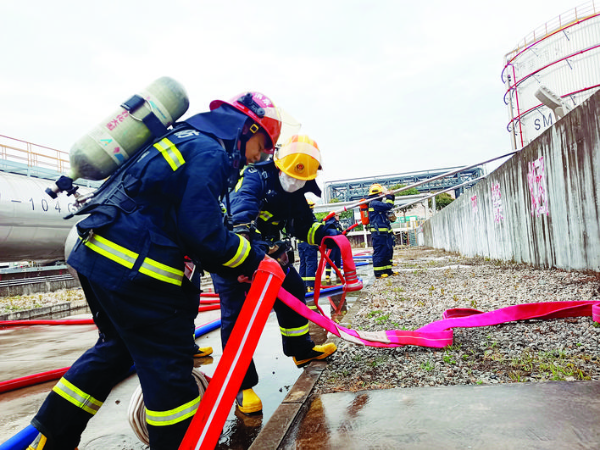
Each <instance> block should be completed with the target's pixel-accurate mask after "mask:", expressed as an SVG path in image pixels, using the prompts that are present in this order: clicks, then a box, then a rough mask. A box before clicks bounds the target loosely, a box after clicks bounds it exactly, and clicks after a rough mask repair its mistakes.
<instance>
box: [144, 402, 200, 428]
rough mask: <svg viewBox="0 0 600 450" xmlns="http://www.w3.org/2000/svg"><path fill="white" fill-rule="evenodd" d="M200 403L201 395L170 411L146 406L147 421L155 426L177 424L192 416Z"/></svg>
mask: <svg viewBox="0 0 600 450" xmlns="http://www.w3.org/2000/svg"><path fill="white" fill-rule="evenodd" d="M199 404H200V396H198V397H196V398H195V399H194V400H192V401H190V402H187V403H184V404H183V405H181V406H179V407H177V408H174V409H169V410H168V411H151V410H149V409H148V408H146V422H147V423H148V425H154V426H155V427H164V426H167V425H175V424H176V423H179V422H182V421H184V420H185V419H187V418H189V417H192V416H193V415H194V414H195V413H196V410H197V409H198V405H199Z"/></svg>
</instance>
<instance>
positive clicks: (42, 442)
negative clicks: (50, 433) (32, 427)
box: [27, 433, 47, 450]
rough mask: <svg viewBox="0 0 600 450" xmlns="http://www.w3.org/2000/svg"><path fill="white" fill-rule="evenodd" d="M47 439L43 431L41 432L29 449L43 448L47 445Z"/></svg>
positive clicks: (37, 449)
mask: <svg viewBox="0 0 600 450" xmlns="http://www.w3.org/2000/svg"><path fill="white" fill-rule="evenodd" d="M46 441H47V439H46V436H44V435H43V434H42V433H39V434H38V435H37V437H36V438H35V439H34V441H33V442H32V443H31V444H29V447H27V450H42V449H43V448H44V447H45V446H46Z"/></svg>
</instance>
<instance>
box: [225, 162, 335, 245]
mask: <svg viewBox="0 0 600 450" xmlns="http://www.w3.org/2000/svg"><path fill="white" fill-rule="evenodd" d="M306 192H312V193H313V194H315V195H317V196H318V197H320V196H321V190H320V189H319V187H318V186H317V183H316V182H315V181H314V180H309V181H307V182H306V184H305V186H304V187H303V188H302V189H300V190H298V191H296V192H293V193H289V192H286V191H284V190H283V188H282V187H281V184H280V182H279V169H278V168H277V167H276V166H275V163H274V162H273V161H265V162H260V163H257V164H253V165H250V166H248V167H246V168H245V169H244V171H243V174H242V178H241V179H240V180H239V181H238V184H237V186H236V187H235V190H234V192H233V193H232V194H231V205H230V214H231V216H232V220H233V227H234V231H235V232H237V233H248V235H249V236H250V237H251V241H252V242H253V245H254V244H258V245H259V247H260V248H261V250H262V251H264V252H266V251H267V247H268V246H269V245H270V244H272V243H273V242H275V241H278V240H280V239H281V231H282V230H284V229H285V232H286V234H287V235H292V236H295V237H296V238H298V239H300V240H302V241H305V242H308V243H309V244H311V245H320V243H321V240H322V239H323V237H325V236H335V235H338V234H340V233H339V232H338V231H337V230H336V229H335V227H334V226H330V225H325V224H323V223H321V222H318V221H317V219H316V218H315V216H314V214H313V211H312V210H311V209H310V206H309V205H308V203H307V202H306V197H305V196H304V194H305V193H306ZM261 241H262V245H261Z"/></svg>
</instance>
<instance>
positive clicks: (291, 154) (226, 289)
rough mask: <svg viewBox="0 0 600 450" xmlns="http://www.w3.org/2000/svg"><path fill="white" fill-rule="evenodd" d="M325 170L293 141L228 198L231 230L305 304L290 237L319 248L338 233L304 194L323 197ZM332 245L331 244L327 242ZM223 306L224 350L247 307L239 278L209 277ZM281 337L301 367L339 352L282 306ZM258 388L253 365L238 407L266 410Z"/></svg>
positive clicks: (315, 150) (303, 140) (309, 147)
mask: <svg viewBox="0 0 600 450" xmlns="http://www.w3.org/2000/svg"><path fill="white" fill-rule="evenodd" d="M320 168H321V152H320V151H319V147H318V146H317V143H316V142H315V141H314V140H312V139H311V138H309V137H308V136H302V135H296V136H292V137H291V138H290V139H289V140H288V141H287V142H286V143H285V144H284V145H283V146H282V147H281V148H280V149H278V150H276V152H275V154H274V155H273V160H268V161H263V162H258V163H256V164H253V165H250V166H248V167H247V168H246V169H245V170H244V172H243V174H242V178H241V180H240V181H239V182H238V184H237V186H236V187H235V189H234V191H233V192H232V193H231V195H230V207H229V215H230V217H231V223H232V225H233V231H234V232H236V233H239V234H240V235H243V236H245V237H246V238H247V239H248V240H249V241H250V243H251V246H252V248H253V249H255V250H256V251H257V252H263V253H265V254H267V255H269V256H270V257H272V258H274V259H276V260H277V261H278V262H279V263H280V264H281V266H282V267H283V269H284V272H285V273H286V277H285V280H284V281H283V284H282V287H283V288H284V289H285V290H287V291H288V292H289V293H291V294H292V295H294V296H295V297H296V298H298V299H299V300H300V301H302V302H303V303H305V302H306V298H305V286H304V283H303V281H302V278H301V277H300V275H299V274H298V271H297V270H296V269H295V268H294V264H293V263H294V260H293V255H294V253H293V249H292V246H291V241H290V238H291V237H292V236H293V237H295V238H296V239H300V240H303V241H305V242H307V243H308V244H309V245H311V246H318V245H320V244H321V241H322V240H323V238H324V237H326V236H336V235H338V234H339V231H337V230H336V229H335V228H334V227H329V226H327V225H326V224H323V223H321V222H319V221H317V220H316V218H315V216H314V214H313V212H312V210H311V208H310V206H309V204H308V202H307V201H306V196H305V194H308V193H312V194H313V195H315V196H317V197H320V196H321V190H320V189H319V186H318V185H317V183H316V181H315V178H316V177H317V172H318V170H319V169H320ZM328 241H331V239H328ZM211 276H212V279H213V284H214V286H215V290H216V291H217V292H218V293H219V298H220V301H221V341H222V345H223V346H225V345H226V343H227V340H228V339H229V336H230V334H231V331H232V330H233V327H234V325H235V321H236V318H237V317H238V314H239V312H240V310H241V308H242V305H243V304H244V299H245V297H246V293H247V292H248V289H249V286H250V285H249V284H247V283H239V282H238V279H237V276H236V275H232V274H230V273H228V272H227V271H220V272H218V273H213V274H211ZM274 309H275V312H276V314H277V321H278V322H279V328H280V330H281V335H282V344H283V352H284V354H285V355H286V356H289V357H292V358H293V361H294V363H295V364H296V366H297V367H304V366H305V365H307V364H309V363H310V362H311V361H312V360H315V359H324V358H326V357H327V356H329V355H331V354H332V353H333V352H335V350H336V346H335V344H333V343H327V344H324V345H316V344H315V343H314V342H313V340H312V338H311V336H310V334H309V331H308V320H307V319H305V318H304V317H302V316H301V315H299V314H298V313H296V312H295V311H293V310H292V309H290V308H289V307H287V306H286V305H285V304H284V303H283V302H281V301H276V302H275V305H274ZM256 384H258V373H257V371H256V368H255V366H254V363H251V364H250V367H249V368H248V371H247V372H246V374H245V376H244V379H243V381H242V384H241V387H240V391H239V392H238V394H237V396H236V402H237V408H238V409H239V411H240V412H242V413H244V414H255V413H258V412H260V411H261V410H262V402H261V400H260V398H259V397H258V395H256V393H255V392H254V390H253V387H254V386H256Z"/></svg>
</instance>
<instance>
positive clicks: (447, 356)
mask: <svg viewBox="0 0 600 450" xmlns="http://www.w3.org/2000/svg"><path fill="white" fill-rule="evenodd" d="M442 359H443V360H444V362H445V363H446V364H456V360H455V359H454V358H452V356H451V355H450V354H449V353H448V352H446V354H445V355H444V357H443V358H442Z"/></svg>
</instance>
